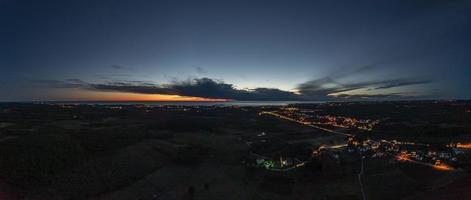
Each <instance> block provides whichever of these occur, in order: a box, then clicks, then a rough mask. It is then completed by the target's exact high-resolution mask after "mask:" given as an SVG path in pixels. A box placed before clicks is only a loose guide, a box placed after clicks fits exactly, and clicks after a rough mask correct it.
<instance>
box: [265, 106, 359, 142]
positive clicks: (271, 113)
mask: <svg viewBox="0 0 471 200" xmlns="http://www.w3.org/2000/svg"><path fill="white" fill-rule="evenodd" d="M260 115H272V116H275V117H278V118H281V119H284V120H288V121H292V122H296V123H299V124H302V125H305V126H309V127H312V128H316V129H320V130H323V131H326V132H329V133H333V134H339V135H343V136H347V137H349V136H353V135H352V134H348V133H342V132H339V131H334V130H330V129H326V128H323V127H320V126H316V125H314V124H311V123H309V122H302V121H298V120H296V119H293V118H289V117H286V116H283V115H280V114H277V113H275V112H268V111H263V112H260Z"/></svg>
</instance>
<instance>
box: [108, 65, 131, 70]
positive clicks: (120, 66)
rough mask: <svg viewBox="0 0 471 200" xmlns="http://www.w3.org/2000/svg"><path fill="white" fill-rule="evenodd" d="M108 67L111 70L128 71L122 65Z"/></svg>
mask: <svg viewBox="0 0 471 200" xmlns="http://www.w3.org/2000/svg"><path fill="white" fill-rule="evenodd" d="M110 67H111V68H113V69H117V70H127V69H129V68H128V67H126V66H122V65H111V66H110Z"/></svg>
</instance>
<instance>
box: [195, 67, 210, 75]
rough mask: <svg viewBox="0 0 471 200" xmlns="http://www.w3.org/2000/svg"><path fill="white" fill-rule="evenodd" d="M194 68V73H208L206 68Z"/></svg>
mask: <svg viewBox="0 0 471 200" xmlns="http://www.w3.org/2000/svg"><path fill="white" fill-rule="evenodd" d="M195 70H196V73H198V74H207V73H208V71H207V70H206V69H204V68H202V67H196V68H195Z"/></svg>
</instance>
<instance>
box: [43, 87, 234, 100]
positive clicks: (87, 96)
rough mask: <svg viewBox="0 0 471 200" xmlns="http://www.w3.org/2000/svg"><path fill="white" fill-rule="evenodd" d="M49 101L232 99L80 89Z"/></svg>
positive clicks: (59, 92)
mask: <svg viewBox="0 0 471 200" xmlns="http://www.w3.org/2000/svg"><path fill="white" fill-rule="evenodd" d="M48 99H54V100H70V101H202V102H204V101H207V102H225V101H231V99H212V98H204V97H189V96H180V95H165V94H137V93H126V92H101V91H87V90H80V89H69V90H61V91H57V90H56V92H54V93H52V94H50V97H49V98H48Z"/></svg>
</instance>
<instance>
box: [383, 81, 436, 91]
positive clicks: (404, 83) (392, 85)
mask: <svg viewBox="0 0 471 200" xmlns="http://www.w3.org/2000/svg"><path fill="white" fill-rule="evenodd" d="M428 83H432V81H430V80H402V81H397V82H391V83H389V84H386V85H383V86H380V87H376V88H375V89H376V90H379V89H389V88H395V87H403V86H409V85H421V84H428Z"/></svg>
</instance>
